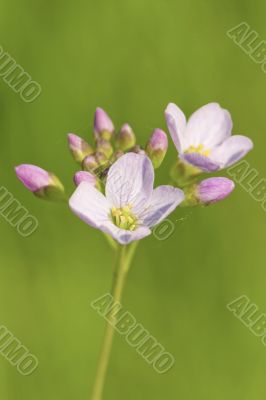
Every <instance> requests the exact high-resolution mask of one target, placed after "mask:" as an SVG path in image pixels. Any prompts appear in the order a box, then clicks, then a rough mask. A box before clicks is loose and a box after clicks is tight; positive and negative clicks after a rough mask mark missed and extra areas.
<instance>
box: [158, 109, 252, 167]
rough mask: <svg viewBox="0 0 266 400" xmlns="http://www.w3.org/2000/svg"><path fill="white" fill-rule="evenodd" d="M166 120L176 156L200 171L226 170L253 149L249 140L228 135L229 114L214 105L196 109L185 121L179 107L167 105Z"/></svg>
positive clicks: (229, 128) (230, 130)
mask: <svg viewBox="0 0 266 400" xmlns="http://www.w3.org/2000/svg"><path fill="white" fill-rule="evenodd" d="M165 117H166V122H167V125H168V129H169V132H170V134H171V136H172V139H173V142H174V144H175V146H176V148H177V151H178V153H179V157H180V158H181V159H182V160H185V161H186V162H188V163H189V164H192V165H193V166H195V167H197V168H199V169H200V170H202V171H205V172H212V171H216V170H220V169H223V168H226V167H229V166H230V165H232V164H234V163H235V162H237V161H238V160H239V159H241V158H242V157H244V156H245V155H246V154H247V153H248V152H249V151H250V150H251V149H252V148H253V143H252V141H251V140H250V139H249V138H248V137H246V136H241V135H234V136H231V133H232V125H233V124H232V120H231V116H230V113H229V112H228V111H227V110H224V109H223V108H221V107H220V105H219V104H217V103H209V104H206V105H205V106H203V107H201V108H199V109H198V110H197V111H195V112H194V113H193V114H192V115H191V117H190V118H189V120H188V121H186V117H185V115H184V113H183V112H182V111H181V110H180V108H178V107H177V106H176V105H175V104H173V103H170V104H169V105H168V106H167V108H166V110H165Z"/></svg>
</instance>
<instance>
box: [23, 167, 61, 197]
mask: <svg viewBox="0 0 266 400" xmlns="http://www.w3.org/2000/svg"><path fill="white" fill-rule="evenodd" d="M15 171H16V175H17V177H18V179H19V180H20V181H21V182H22V183H23V185H24V186H25V187H26V188H27V189H29V190H30V191H31V192H33V193H34V194H35V195H36V196H37V197H40V198H43V199H46V200H64V199H65V191H64V186H63V185H62V183H61V182H60V180H59V179H58V178H57V177H56V176H55V175H54V174H53V173H51V172H47V171H45V170H44V169H42V168H40V167H37V166H36V165H30V164H21V165H18V166H17V167H16V168H15Z"/></svg>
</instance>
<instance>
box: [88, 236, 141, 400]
mask: <svg viewBox="0 0 266 400" xmlns="http://www.w3.org/2000/svg"><path fill="white" fill-rule="evenodd" d="M136 246H137V242H134V243H133V244H131V245H130V246H128V248H127V247H126V246H119V247H118V249H117V264H116V268H115V271H114V275H113V284H112V291H111V294H112V296H113V301H114V303H115V302H120V300H121V297H122V292H123V288H124V285H125V281H126V276H127V272H128V270H129V267H130V264H131V261H132V258H133V255H134V252H135V249H136ZM111 317H112V319H113V320H114V318H115V316H114V315H113V316H111ZM114 329H115V322H114V323H112V324H110V323H109V322H107V323H106V328H105V334H104V339H103V344H102V349H101V353H100V358H99V362H98V368H97V372H96V378H95V382H94V387H93V392H92V397H91V400H102V394H103V388H104V384H105V379H106V372H107V368H108V364H109V359H110V354H111V349H112V343H113V337H114Z"/></svg>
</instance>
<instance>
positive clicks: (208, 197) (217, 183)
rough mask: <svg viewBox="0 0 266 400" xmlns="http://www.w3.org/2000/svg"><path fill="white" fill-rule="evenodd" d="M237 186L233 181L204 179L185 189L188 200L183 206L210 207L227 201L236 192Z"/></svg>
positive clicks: (218, 178)
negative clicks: (199, 205) (200, 205)
mask: <svg viewBox="0 0 266 400" xmlns="http://www.w3.org/2000/svg"><path fill="white" fill-rule="evenodd" d="M234 188H235V184H234V182H233V181H231V179H228V178H224V177H214V178H208V179H204V180H203V181H201V182H200V183H197V184H193V185H191V186H190V187H189V188H187V189H185V194H186V198H185V201H184V203H183V204H182V205H185V206H195V205H198V204H202V205H206V206H207V205H209V204H213V203H217V202H218V201H221V200H223V199H225V198H226V197H227V196H229V194H230V193H231V192H232V191H233V190H234Z"/></svg>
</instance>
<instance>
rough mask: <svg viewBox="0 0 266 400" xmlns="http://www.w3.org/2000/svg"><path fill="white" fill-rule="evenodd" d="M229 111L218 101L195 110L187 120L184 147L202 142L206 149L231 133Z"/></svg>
mask: <svg viewBox="0 0 266 400" xmlns="http://www.w3.org/2000/svg"><path fill="white" fill-rule="evenodd" d="M232 126H233V123H232V120H231V116H230V113H229V112H228V111H227V110H224V109H223V108H221V107H220V105H219V104H218V103H209V104H206V105H205V106H203V107H201V108H199V109H198V110H197V111H195V112H194V113H193V114H192V115H191V117H190V118H189V120H188V123H187V129H186V147H189V146H195V147H197V146H199V145H200V144H203V145H204V146H205V147H206V148H207V149H211V148H213V147H214V146H217V145H219V144H220V143H222V142H223V141H224V140H225V139H226V138H228V137H229V136H230V135H231V131H232Z"/></svg>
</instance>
